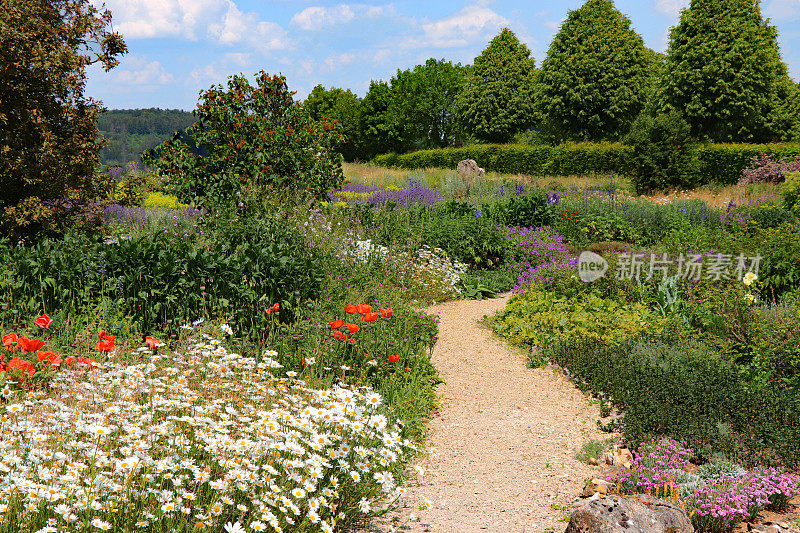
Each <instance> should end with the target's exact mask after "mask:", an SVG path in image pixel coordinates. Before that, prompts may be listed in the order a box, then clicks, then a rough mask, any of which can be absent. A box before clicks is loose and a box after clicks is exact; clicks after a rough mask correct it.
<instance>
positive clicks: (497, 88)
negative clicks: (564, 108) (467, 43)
mask: <svg viewBox="0 0 800 533" xmlns="http://www.w3.org/2000/svg"><path fill="white" fill-rule="evenodd" d="M530 54H531V52H530V50H529V49H528V47H527V46H525V45H524V44H523V43H520V42H519V39H517V36H516V35H514V32H512V31H511V30H509V29H508V28H504V29H503V30H502V31H501V32H500V34H499V35H497V36H496V37H495V38H494V39H492V40H491V42H490V43H489V46H487V47H486V49H485V50H483V52H481V54H480V55H479V56H478V57H476V58H475V62H474V66H473V68H472V69H471V70H470V72H469V75H468V77H467V79H466V83H465V86H464V90H463V93H462V94H461V97H460V101H459V107H460V110H459V113H460V116H461V121H462V122H463V123H464V126H465V128H466V129H467V131H469V132H471V133H472V134H473V135H475V136H476V137H477V138H478V139H481V140H482V141H485V142H492V143H496V142H508V141H509V140H510V139H511V138H512V137H513V136H514V134H516V133H517V132H518V131H520V130H522V129H525V128H526V127H527V126H529V125H530V124H531V122H532V114H533V89H534V76H535V73H536V63H535V61H534V59H533V58H532V57H531V56H530Z"/></svg>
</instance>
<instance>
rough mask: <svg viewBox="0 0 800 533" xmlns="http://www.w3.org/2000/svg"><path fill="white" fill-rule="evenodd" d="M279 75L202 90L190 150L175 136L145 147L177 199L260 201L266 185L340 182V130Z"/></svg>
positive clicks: (316, 187) (320, 188)
mask: <svg viewBox="0 0 800 533" xmlns="http://www.w3.org/2000/svg"><path fill="white" fill-rule="evenodd" d="M292 95H293V93H292V92H290V91H289V89H288V87H287V85H286V78H284V77H283V76H270V75H268V74H267V73H266V72H263V71H262V72H261V73H260V74H258V75H257V78H256V86H255V87H254V86H252V85H251V84H250V82H249V81H248V80H247V78H245V77H244V76H232V77H230V78H229V80H228V84H227V89H225V88H224V87H222V86H221V85H216V86H213V87H211V88H210V89H208V90H206V91H205V92H203V93H202V94H201V95H200V103H199V104H198V106H197V110H196V111H195V112H194V113H195V116H196V117H197V120H198V122H197V123H196V124H195V125H193V126H192V127H191V128H190V129H189V132H188V136H189V140H190V141H191V142H192V143H193V144H194V145H196V150H192V149H191V147H190V145H189V144H187V142H185V141H184V140H183V139H181V137H180V136H176V137H175V138H173V140H172V141H169V142H167V143H165V144H163V145H162V146H161V147H159V148H158V149H157V150H156V152H155V153H150V154H149V157H148V158H146V159H148V161H149V163H150V164H152V165H154V166H155V167H156V168H157V169H158V171H159V172H160V173H161V174H162V175H163V176H164V177H165V178H166V179H167V181H168V182H169V185H170V186H171V190H170V191H169V192H174V193H175V195H176V196H177V197H178V199H179V200H180V201H181V202H184V203H195V204H197V205H203V204H205V205H220V206H228V207H234V206H237V205H238V204H239V203H240V202H243V203H248V202H250V201H253V202H259V203H260V202H262V201H263V200H264V197H265V195H267V194H268V192H269V191H270V190H276V191H279V195H282V196H283V197H284V198H285V197H286V195H287V194H288V195H290V196H296V195H300V196H303V195H311V196H315V197H321V196H322V195H324V194H325V193H326V192H328V191H329V190H332V189H334V188H336V187H338V186H340V185H341V183H342V181H343V180H344V176H343V174H342V165H341V163H342V162H341V155H340V154H338V153H336V152H334V151H333V145H334V144H336V143H337V142H339V140H340V135H339V133H338V129H337V127H336V125H335V124H334V123H331V122H328V121H326V120H325V119H324V118H323V119H322V120H321V121H315V120H312V119H311V118H310V116H309V115H308V114H307V113H306V112H305V111H304V110H303V109H302V108H301V107H300V106H299V104H297V103H296V102H294V100H293V97H292Z"/></svg>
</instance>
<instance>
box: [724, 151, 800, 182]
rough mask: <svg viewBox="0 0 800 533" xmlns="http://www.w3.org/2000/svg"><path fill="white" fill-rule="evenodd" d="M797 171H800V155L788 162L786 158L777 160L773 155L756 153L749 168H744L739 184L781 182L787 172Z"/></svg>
mask: <svg viewBox="0 0 800 533" xmlns="http://www.w3.org/2000/svg"><path fill="white" fill-rule="evenodd" d="M797 171H800V157H798V158H796V159H795V160H794V161H789V162H787V161H786V160H785V159H779V160H777V161H775V158H774V156H771V155H754V156H753V158H752V159H751V160H750V164H749V165H748V166H747V168H745V169H744V170H742V177H741V178H740V179H739V185H747V184H750V183H780V182H782V181H783V180H784V177H785V176H786V174H787V173H789V172H797Z"/></svg>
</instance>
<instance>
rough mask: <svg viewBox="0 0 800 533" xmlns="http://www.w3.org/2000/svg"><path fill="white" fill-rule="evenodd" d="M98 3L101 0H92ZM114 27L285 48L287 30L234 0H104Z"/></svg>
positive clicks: (143, 34) (135, 33) (138, 35)
mask: <svg viewBox="0 0 800 533" xmlns="http://www.w3.org/2000/svg"><path fill="white" fill-rule="evenodd" d="M92 3H93V4H94V5H97V6H100V5H102V3H103V0H92ZM106 5H107V7H108V9H110V10H111V12H112V13H113V17H114V18H113V22H114V29H115V30H116V31H118V32H120V33H121V34H122V36H123V37H126V38H129V39H150V38H156V37H177V38H183V39H189V40H192V41H196V40H199V39H202V38H204V37H211V38H213V39H215V40H217V41H218V42H219V43H221V44H238V43H246V44H249V45H251V46H252V47H254V48H255V49H256V50H261V51H269V50H280V49H283V48H286V47H287V46H288V44H289V41H288V34H287V33H286V31H285V30H284V29H283V28H281V27H280V26H279V25H278V24H276V23H274V22H268V21H262V20H260V19H259V17H258V15H257V14H255V13H244V12H242V11H241V10H240V9H239V8H238V7H237V6H236V4H235V3H234V2H233V0H107V1H106Z"/></svg>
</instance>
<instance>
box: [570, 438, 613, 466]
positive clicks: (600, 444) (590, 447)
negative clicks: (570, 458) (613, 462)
mask: <svg viewBox="0 0 800 533" xmlns="http://www.w3.org/2000/svg"><path fill="white" fill-rule="evenodd" d="M616 442H617V441H616V439H603V440H595V439H592V440H590V441H589V442H587V443H585V444H584V445H583V446H581V449H580V450H578V453H576V454H575V458H576V459H577V460H578V461H580V462H582V463H586V464H589V461H590V460H592V459H594V460H595V461H597V463H598V464H599V463H600V462H601V461H600V459H601V458H602V457H603V453H605V451H606V450H609V449H611V447H612V446H613V445H614V444H615V443H616Z"/></svg>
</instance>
